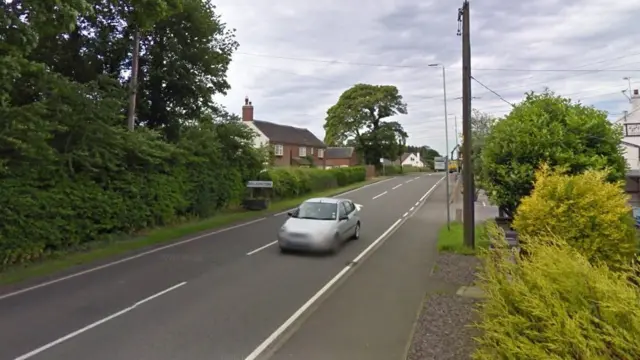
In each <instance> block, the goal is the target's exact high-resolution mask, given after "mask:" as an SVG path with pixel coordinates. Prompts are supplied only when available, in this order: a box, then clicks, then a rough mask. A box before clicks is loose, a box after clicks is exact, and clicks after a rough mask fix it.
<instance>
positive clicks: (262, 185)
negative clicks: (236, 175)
mask: <svg viewBox="0 0 640 360" xmlns="http://www.w3.org/2000/svg"><path fill="white" fill-rule="evenodd" d="M247 189H249V190H250V195H249V197H248V198H245V199H244V200H243V201H242V202H243V206H244V208H245V209H247V210H264V209H266V208H268V207H269V197H270V196H269V195H270V194H266V192H267V191H266V189H273V181H262V180H252V181H247ZM256 189H257V190H258V192H259V194H260V195H259V196H257V197H256Z"/></svg>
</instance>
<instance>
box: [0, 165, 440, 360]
mask: <svg viewBox="0 0 640 360" xmlns="http://www.w3.org/2000/svg"><path fill="white" fill-rule="evenodd" d="M442 179H443V178H442V175H441V174H433V175H429V174H422V175H416V176H401V177H395V178H392V179H389V180H386V181H383V182H380V183H376V184H372V185H369V186H367V187H364V188H361V189H358V190H356V191H353V192H350V193H348V194H345V195H343V196H341V197H344V198H348V199H351V200H353V201H354V202H355V203H358V204H362V205H363V206H364V208H363V210H362V215H361V218H362V224H363V226H362V232H361V238H360V239H359V240H357V241H353V242H350V243H348V244H346V245H345V247H344V248H343V249H342V250H341V251H340V252H339V253H338V254H337V255H335V256H330V257H324V256H301V255H282V254H280V252H279V251H278V248H277V246H276V245H275V244H273V245H269V244H272V243H273V241H274V240H275V234H276V231H277V229H278V228H279V227H280V226H281V225H282V223H283V221H284V220H285V217H286V214H277V215H275V216H269V217H267V218H264V219H262V220H260V221H255V222H251V223H249V224H247V225H244V226H235V227H232V228H231V229H229V230H226V231H218V232H216V233H213V234H211V235H208V236H199V237H197V238H196V239H193V240H187V241H186V242H182V243H179V244H177V245H171V246H170V247H166V248H161V249H159V250H158V249H156V250H154V251H153V252H150V253H147V254H145V253H142V254H140V255H137V256H136V257H135V258H132V259H130V260H128V259H125V260H120V262H118V263H115V264H113V265H111V264H106V265H102V267H101V268H98V269H96V270H95V271H94V270H92V269H89V270H88V271H85V272H84V273H81V274H80V275H78V276H72V277H70V278H67V279H64V280H62V281H58V282H54V283H51V284H48V285H46V286H40V287H35V288H32V289H27V290H26V291H25V290H24V289H23V290H22V292H18V293H15V292H14V293H4V294H3V293H0V319H2V321H1V322H0V339H1V341H2V343H1V344H0V359H20V360H26V359H53V360H57V359H60V360H62V359H65V360H68V359H87V358H91V359H92V360H103V359H104V360H107V359H109V360H114V359H115V360H118V359H123V360H124V359H126V360H129V359H140V360H143V359H153V360H163V359H192V360H197V359H203V360H204V359H207V360H215V359H245V358H247V356H249V355H250V354H256V348H257V347H259V345H261V344H265V339H269V337H270V336H271V335H272V334H273V333H274V331H276V329H279V327H281V326H282V325H283V323H285V322H286V321H287V320H288V319H290V318H291V317H292V315H293V314H295V313H296V311H298V310H299V309H300V308H301V306H302V305H303V304H305V303H306V302H308V300H309V299H310V298H312V297H313V296H314V294H316V293H317V292H318V291H319V290H320V289H321V288H323V286H325V284H327V283H328V282H329V281H331V280H332V278H334V277H335V276H336V274H338V273H339V272H341V271H344V269H345V265H347V264H350V263H351V261H353V260H354V259H356V258H357V257H358V255H359V254H361V253H362V252H363V251H364V250H365V249H367V247H369V246H370V245H371V244H372V243H374V242H376V241H377V240H379V238H380V237H381V235H383V234H385V233H388V230H389V229H390V227H392V226H395V225H397V224H398V220H399V219H402V218H403V216H406V215H407V214H409V213H410V212H411V211H414V209H415V208H416V207H417V204H418V203H419V202H420V199H421V198H422V199H423V200H424V201H428V197H427V196H426V194H427V193H428V191H429V190H431V189H436V188H435V186H436V184H439V183H441V182H442V181H441V180H442ZM443 188H444V187H439V188H437V189H443ZM437 189H436V190H437ZM438 191H439V190H438Z"/></svg>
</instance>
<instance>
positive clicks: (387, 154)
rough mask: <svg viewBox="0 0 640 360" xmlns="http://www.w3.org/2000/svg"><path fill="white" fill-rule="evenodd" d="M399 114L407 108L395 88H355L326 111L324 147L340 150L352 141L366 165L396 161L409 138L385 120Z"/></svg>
mask: <svg viewBox="0 0 640 360" xmlns="http://www.w3.org/2000/svg"><path fill="white" fill-rule="evenodd" d="M398 114H407V104H406V103H404V102H403V99H402V95H400V93H399V92H398V89H397V88H396V87H395V86H392V85H369V84H356V85H354V86H353V87H352V88H350V89H348V90H347V91H345V92H344V93H342V95H341V96H340V98H339V99H338V102H337V103H336V104H335V105H333V106H332V107H331V108H329V110H327V118H326V120H325V124H324V129H325V132H326V135H325V143H326V144H327V145H329V146H343V145H344V144H346V143H347V142H349V141H350V140H353V142H354V143H355V144H356V149H357V150H358V152H359V153H360V154H362V158H363V159H364V161H365V162H366V163H367V164H375V165H376V166H379V165H380V160H379V159H380V158H386V159H390V160H395V159H397V158H398V156H400V155H401V154H402V152H404V146H405V144H406V139H407V137H408V135H407V133H406V132H405V131H404V129H403V128H402V125H400V123H398V122H395V121H385V119H386V118H389V117H392V116H395V115H398Z"/></svg>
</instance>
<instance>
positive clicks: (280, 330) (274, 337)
mask: <svg viewBox="0 0 640 360" xmlns="http://www.w3.org/2000/svg"><path fill="white" fill-rule="evenodd" d="M443 179H444V177H443V178H442V179H440V180H438V181H437V182H436V183H435V184H434V185H433V186H432V187H431V188H430V189H429V190H428V191H427V192H426V193H425V194H424V195H423V196H422V198H421V199H420V201H422V200H424V199H425V198H426V197H427V196H429V194H431V193H432V192H433V190H434V189H435V188H436V187H437V186H438V185H440V183H441V182H442V180H443ZM416 211H417V210H416ZM403 220H404V219H403V218H400V219H398V220H396V222H394V223H393V225H391V226H390V227H389V228H388V229H387V230H386V231H385V232H384V233H382V235H380V236H379V237H378V238H377V239H376V240H374V241H373V242H372V243H371V244H369V246H367V248H366V249H364V250H363V251H362V252H361V253H360V254H359V255H358V256H357V257H356V258H355V259H353V261H352V262H351V263H352V264H353V263H358V262H359V261H360V260H361V259H362V258H364V257H365V256H366V255H367V254H368V253H369V252H370V251H371V250H372V249H374V248H375V247H376V245H378V243H380V242H381V241H383V240H384V239H385V238H386V237H387V235H389V234H390V233H391V232H392V231H394V230H395V229H396V227H397V226H398V224H400V223H401V222H402V221H403ZM351 268H352V267H351V265H347V266H345V267H344V268H342V270H340V272H339V273H338V274H336V276H334V277H333V278H332V279H331V280H329V282H328V283H326V284H325V285H324V286H323V287H322V288H321V289H320V290H318V292H317V293H315V294H314V295H313V296H312V297H311V298H310V299H309V300H307V302H306V303H304V304H303V305H302V306H301V307H300V308H299V309H298V310H296V312H294V313H293V315H291V316H290V317H289V318H288V319H287V320H286V321H285V322H284V323H283V324H282V325H280V327H278V328H277V329H276V330H275V331H274V332H273V333H271V335H269V337H267V338H266V339H265V340H264V341H263V342H262V343H261V344H260V345H258V347H257V348H255V350H253V352H251V354H249V355H248V356H247V357H246V358H245V359H244V360H256V359H257V358H258V357H259V356H260V355H262V353H263V352H264V351H265V350H266V349H267V348H268V347H269V346H271V344H273V343H274V342H275V341H276V340H277V339H278V337H280V336H281V335H282V334H283V333H284V332H285V331H287V329H288V328H289V327H290V326H291V325H293V324H294V323H295V322H296V320H298V318H300V316H302V314H304V312H305V311H307V310H308V309H309V308H310V307H311V306H313V304H314V303H315V302H316V301H318V299H320V297H322V295H324V294H325V293H326V292H327V291H329V289H330V288H331V287H332V286H333V285H334V284H335V283H337V282H338V281H339V280H340V279H341V278H342V277H343V276H345V275H346V273H347V272H349V270H350V269H351Z"/></svg>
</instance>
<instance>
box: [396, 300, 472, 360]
mask: <svg viewBox="0 0 640 360" xmlns="http://www.w3.org/2000/svg"><path fill="white" fill-rule="evenodd" d="M477 301H478V300H475V299H471V298H463V297H460V296H457V295H455V294H434V295H431V296H429V298H428V299H427V301H425V303H424V308H423V309H422V314H421V316H420V319H419V320H418V323H417V324H416V329H415V333H414V336H413V341H412V343H411V347H410V348H409V353H408V356H407V360H467V359H471V354H472V353H473V350H474V349H475V343H474V340H473V337H474V336H477V329H474V328H471V327H469V326H468V325H469V324H472V323H473V321H474V317H475V316H476V315H475V312H474V306H475V303H476V302H477Z"/></svg>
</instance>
